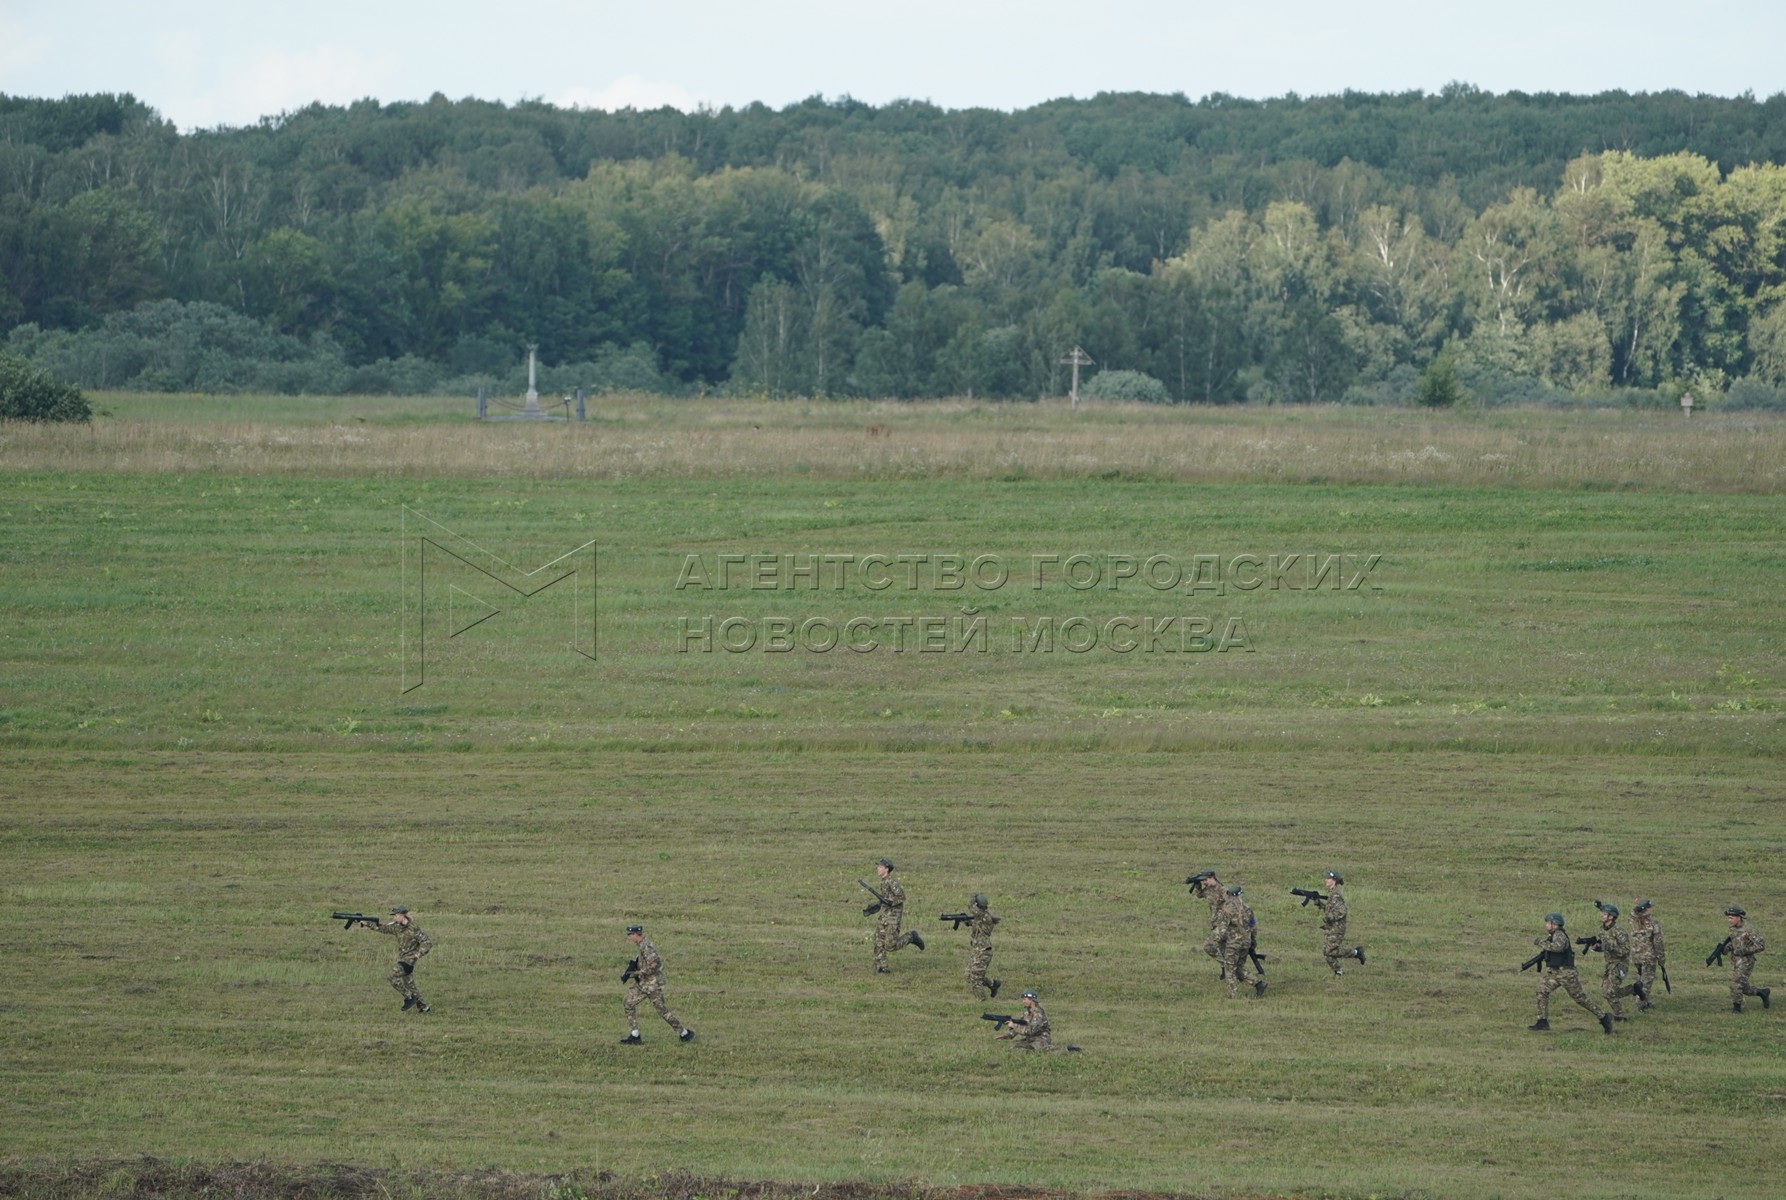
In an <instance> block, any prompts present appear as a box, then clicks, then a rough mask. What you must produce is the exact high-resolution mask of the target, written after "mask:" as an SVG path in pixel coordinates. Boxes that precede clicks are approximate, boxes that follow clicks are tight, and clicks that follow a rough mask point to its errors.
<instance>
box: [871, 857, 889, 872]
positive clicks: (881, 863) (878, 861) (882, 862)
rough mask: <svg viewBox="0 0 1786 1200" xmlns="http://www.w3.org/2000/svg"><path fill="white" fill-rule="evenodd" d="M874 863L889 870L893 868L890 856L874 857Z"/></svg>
mask: <svg viewBox="0 0 1786 1200" xmlns="http://www.w3.org/2000/svg"><path fill="white" fill-rule="evenodd" d="M874 865H875V866H877V867H885V868H887V870H889V871H891V870H893V860H892V859H890V858H877V859H875V862H874Z"/></svg>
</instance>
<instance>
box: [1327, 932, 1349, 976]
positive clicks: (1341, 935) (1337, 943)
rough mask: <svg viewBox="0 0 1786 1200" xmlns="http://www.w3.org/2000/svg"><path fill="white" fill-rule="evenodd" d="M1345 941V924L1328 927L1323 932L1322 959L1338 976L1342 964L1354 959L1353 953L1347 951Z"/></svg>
mask: <svg viewBox="0 0 1786 1200" xmlns="http://www.w3.org/2000/svg"><path fill="white" fill-rule="evenodd" d="M1345 941H1346V926H1345V923H1344V922H1341V923H1340V924H1338V925H1329V926H1326V927H1325V928H1323V929H1322V930H1321V957H1322V958H1325V959H1326V960H1327V965H1328V967H1329V968H1331V969H1332V971H1333V973H1334V974H1336V975H1337V974H1339V969H1340V963H1342V962H1344V961H1345V960H1346V959H1348V958H1351V957H1352V952H1351V951H1350V950H1348V949H1346V946H1345Z"/></svg>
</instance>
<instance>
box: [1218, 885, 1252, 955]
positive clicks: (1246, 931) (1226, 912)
mask: <svg viewBox="0 0 1786 1200" xmlns="http://www.w3.org/2000/svg"><path fill="white" fill-rule="evenodd" d="M1221 919H1222V927H1223V930H1224V931H1225V933H1226V935H1227V936H1226V939H1225V940H1226V941H1227V944H1228V945H1230V946H1250V945H1252V944H1253V941H1254V936H1255V922H1254V920H1253V910H1252V907H1251V906H1250V905H1248V904H1247V902H1246V901H1245V900H1242V899H1241V898H1240V897H1239V896H1229V897H1228V902H1227V903H1226V904H1224V905H1222V910H1221Z"/></svg>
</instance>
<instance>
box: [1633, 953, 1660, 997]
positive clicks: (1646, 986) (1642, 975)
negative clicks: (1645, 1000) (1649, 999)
mask: <svg viewBox="0 0 1786 1200" xmlns="http://www.w3.org/2000/svg"><path fill="white" fill-rule="evenodd" d="M1633 964H1634V965H1635V966H1636V967H1637V982H1638V983H1641V984H1642V985H1643V990H1644V991H1645V992H1646V993H1648V994H1650V995H1654V994H1655V991H1656V961H1655V960H1654V959H1642V958H1639V959H1635V960H1633Z"/></svg>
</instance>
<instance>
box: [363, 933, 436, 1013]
mask: <svg viewBox="0 0 1786 1200" xmlns="http://www.w3.org/2000/svg"><path fill="white" fill-rule="evenodd" d="M391 915H392V916H395V915H396V914H395V913H393V914H391ZM372 928H374V929H376V930H378V932H380V933H388V934H390V935H391V936H393V937H395V938H396V939H397V965H396V966H394V967H392V968H391V975H390V980H391V986H392V987H394V988H396V989H397V994H398V995H400V996H402V997H403V1007H404V1008H406V1009H407V1008H414V1009H415V1010H416V1011H417V1012H427V1011H428V1005H427V1004H426V1003H425V1002H424V1001H423V1000H422V993H421V992H419V991H417V990H416V984H415V965H416V962H417V961H418V960H419V959H420V958H421V957H422V955H424V954H426V953H428V951H430V950H432V949H434V939H433V938H431V937H429V936H428V935H427V934H425V933H423V932H422V927H421V926H420V925H417V924H416V923H415V922H414V921H408V922H404V921H380V922H378V924H376V925H374V926H373V927H372Z"/></svg>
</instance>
